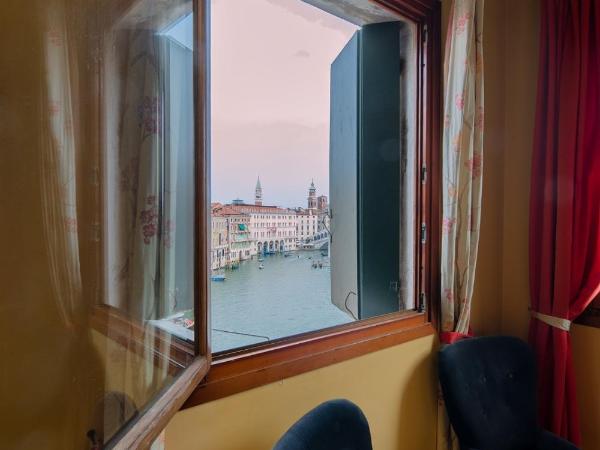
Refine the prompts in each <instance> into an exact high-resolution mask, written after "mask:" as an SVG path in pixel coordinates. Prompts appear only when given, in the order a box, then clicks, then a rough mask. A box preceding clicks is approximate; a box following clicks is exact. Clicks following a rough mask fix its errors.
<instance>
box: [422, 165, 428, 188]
mask: <svg viewBox="0 0 600 450" xmlns="http://www.w3.org/2000/svg"><path fill="white" fill-rule="evenodd" d="M421 183H422V184H425V183H427V167H425V166H423V167H421Z"/></svg>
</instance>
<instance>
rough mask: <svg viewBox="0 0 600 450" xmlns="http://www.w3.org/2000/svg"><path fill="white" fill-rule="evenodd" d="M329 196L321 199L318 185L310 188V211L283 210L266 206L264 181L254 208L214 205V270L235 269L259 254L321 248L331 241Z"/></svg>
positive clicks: (257, 190) (239, 204)
mask: <svg viewBox="0 0 600 450" xmlns="http://www.w3.org/2000/svg"><path fill="white" fill-rule="evenodd" d="M328 208H329V205H328V204H327V196H325V195H320V196H318V197H317V189H316V187H315V184H314V181H312V182H311V184H310V186H309V188H308V197H307V204H306V208H295V209H290V208H282V207H279V206H270V205H264V204H263V191H262V186H261V183H260V178H259V179H257V181H256V186H255V189H254V204H248V203H245V202H244V201H243V200H241V199H235V200H233V201H232V203H231V204H228V205H223V204H220V203H213V204H212V213H211V225H212V231H211V245H212V247H211V266H212V268H213V270H218V269H221V268H224V267H231V266H232V265H235V264H237V263H239V262H240V261H244V260H247V259H250V258H252V257H253V256H255V255H257V254H264V253H276V252H286V251H293V250H297V249H298V248H321V246H323V245H324V244H326V243H327V241H328V239H329V215H328Z"/></svg>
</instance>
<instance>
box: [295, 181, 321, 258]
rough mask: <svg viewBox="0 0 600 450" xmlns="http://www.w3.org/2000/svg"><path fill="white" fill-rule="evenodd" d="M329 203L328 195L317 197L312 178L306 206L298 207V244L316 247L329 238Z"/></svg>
mask: <svg viewBox="0 0 600 450" xmlns="http://www.w3.org/2000/svg"><path fill="white" fill-rule="evenodd" d="M328 209H329V205H328V203H327V196H326V195H320V196H318V197H317V188H316V187H315V182H314V180H311V183H310V186H309V188H308V198H307V203H306V208H296V210H295V211H296V220H297V226H296V236H297V237H298V245H299V246H301V247H304V248H307V247H308V248H314V247H320V246H322V245H323V241H325V242H326V241H327V240H328V239H329V214H328Z"/></svg>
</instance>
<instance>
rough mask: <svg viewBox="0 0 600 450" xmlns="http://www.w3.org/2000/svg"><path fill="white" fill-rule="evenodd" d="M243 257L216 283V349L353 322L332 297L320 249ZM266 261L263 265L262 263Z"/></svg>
mask: <svg viewBox="0 0 600 450" xmlns="http://www.w3.org/2000/svg"><path fill="white" fill-rule="evenodd" d="M263 258H264V261H262V263H261V262H259V261H258V260H257V258H256V257H254V259H253V260H250V261H243V262H242V263H241V264H240V266H239V268H238V269H237V270H227V271H225V272H223V273H224V274H225V276H226V280H225V281H212V282H211V320H212V350H213V352H219V351H222V350H227V349H232V348H237V347H242V346H246V345H250V344H256V343H259V342H268V341H269V340H273V339H278V338H281V337H286V336H292V335H295V334H299V333H304V332H307V331H314V330H318V329H321V328H326V327H331V326H334V325H340V324H343V323H347V322H351V321H352V318H351V317H350V316H349V315H348V314H346V313H344V312H342V311H340V310H339V309H338V308H337V307H336V306H334V305H333V304H332V303H331V301H330V298H331V284H330V283H331V281H330V270H329V267H323V268H320V269H319V268H313V267H312V266H313V262H315V261H321V260H323V258H322V256H321V254H320V253H319V252H318V251H299V252H292V253H290V255H289V256H288V257H285V256H284V255H283V254H275V255H266V256H264V257H263ZM260 264H262V265H263V267H264V268H263V269H260V268H259V265H260Z"/></svg>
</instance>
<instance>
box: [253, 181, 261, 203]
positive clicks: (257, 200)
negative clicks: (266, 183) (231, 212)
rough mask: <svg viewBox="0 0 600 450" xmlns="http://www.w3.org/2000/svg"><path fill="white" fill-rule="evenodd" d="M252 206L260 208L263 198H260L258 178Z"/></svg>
mask: <svg viewBox="0 0 600 450" xmlns="http://www.w3.org/2000/svg"><path fill="white" fill-rule="evenodd" d="M254 204H255V205H256V206H262V204H263V198H262V187H261V185H260V177H258V178H257V180H256V188H255V189H254Z"/></svg>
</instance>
